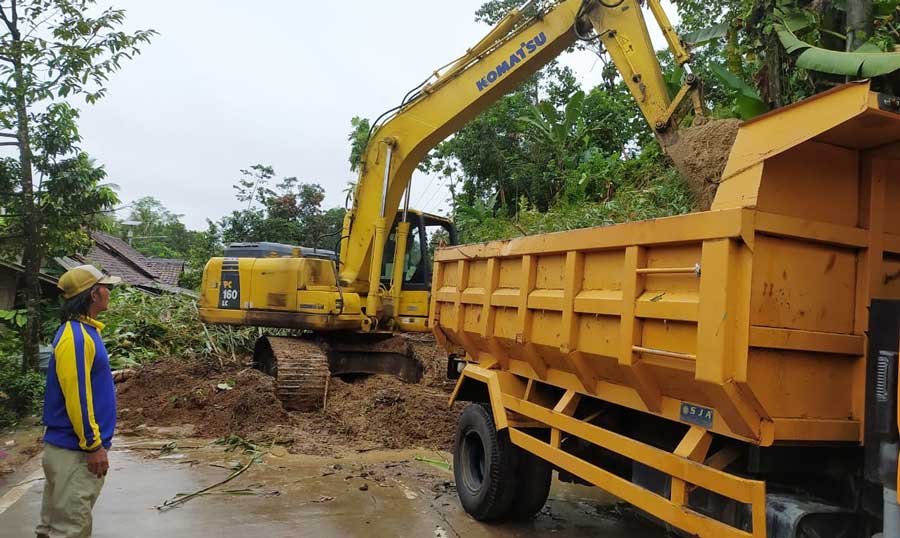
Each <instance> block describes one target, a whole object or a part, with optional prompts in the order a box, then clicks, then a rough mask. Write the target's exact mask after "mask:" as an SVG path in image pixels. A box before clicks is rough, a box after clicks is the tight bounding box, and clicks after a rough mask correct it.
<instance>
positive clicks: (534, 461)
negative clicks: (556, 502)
mask: <svg viewBox="0 0 900 538" xmlns="http://www.w3.org/2000/svg"><path fill="white" fill-rule="evenodd" d="M514 448H515V449H516V452H518V454H517V455H516V460H517V461H516V479H517V481H518V482H517V484H516V486H517V487H516V493H515V495H514V496H513V501H512V506H511V507H510V511H509V519H512V520H514V521H524V520H526V519H531V518H532V517H534V515H535V514H537V513H538V512H540V511H541V508H543V507H544V504H545V503H546V502H547V497H549V496H550V483H551V481H552V479H553V467H551V466H550V464H549V463H547V462H546V461H544V460H542V459H541V458H539V457H537V456H535V455H534V454H532V453H531V452H528V451H527V450H522V449H521V448H519V447H514Z"/></svg>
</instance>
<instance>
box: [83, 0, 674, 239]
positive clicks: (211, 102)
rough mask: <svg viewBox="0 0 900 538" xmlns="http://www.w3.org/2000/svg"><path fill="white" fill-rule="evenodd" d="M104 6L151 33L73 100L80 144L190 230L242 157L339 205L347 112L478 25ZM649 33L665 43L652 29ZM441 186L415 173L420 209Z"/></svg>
mask: <svg viewBox="0 0 900 538" xmlns="http://www.w3.org/2000/svg"><path fill="white" fill-rule="evenodd" d="M114 4H115V5H116V6H117V7H121V8H124V9H126V10H127V11H128V27H130V28H154V29H156V30H157V31H159V33H160V35H159V36H157V37H156V38H155V39H154V41H153V43H152V44H151V45H150V46H147V47H144V52H143V54H142V55H141V56H138V57H137V58H136V59H135V60H133V61H131V62H128V63H126V64H125V65H124V69H123V70H122V71H121V72H119V73H117V74H115V75H114V76H113V77H112V80H111V82H110V83H109V85H108V88H109V93H108V96H107V97H106V98H105V99H103V100H102V101H100V103H98V104H96V105H93V106H91V105H86V104H79V105H78V106H80V108H81V109H82V113H81V122H80V126H81V134H82V136H83V137H84V143H83V148H84V149H85V150H87V151H88V152H89V153H90V154H91V155H92V156H93V157H94V158H96V159H97V161H98V162H100V163H102V164H104V165H105V166H106V169H107V171H108V173H109V180H110V181H111V182H113V183H116V184H117V185H119V186H120V188H121V189H120V191H119V196H120V198H121V199H122V201H123V203H130V202H131V201H133V200H135V199H137V198H140V197H143V196H153V197H155V198H157V199H159V200H160V201H162V203H163V204H164V205H165V206H166V207H168V208H169V209H170V210H172V211H173V212H175V213H179V214H183V215H184V218H183V221H184V222H185V224H187V225H188V227H190V228H194V229H201V228H205V226H206V225H205V222H206V219H207V218H211V219H213V220H217V219H218V218H220V217H221V216H223V215H225V214H227V213H229V212H230V211H232V210H233V209H239V208H240V205H243V204H238V202H237V201H236V200H235V198H234V193H233V190H232V185H233V184H234V183H235V182H236V180H237V179H238V177H239V170H240V169H241V168H246V167H249V166H250V165H252V164H255V163H262V164H271V165H272V166H273V167H274V168H275V170H276V172H277V173H278V175H279V177H282V176H297V177H298V178H300V180H301V181H305V182H315V183H319V184H321V185H322V186H323V187H324V188H325V190H326V192H327V198H326V201H325V207H334V206H341V205H343V203H344V194H343V193H342V191H343V190H344V188H345V187H346V184H347V182H348V181H349V180H351V179H354V175H353V174H352V173H351V172H350V170H349V163H348V162H347V158H348V155H349V143H348V142H347V135H348V133H349V131H350V118H352V117H353V116H354V115H359V116H362V117H367V118H370V119H374V118H375V117H377V116H378V115H380V114H381V112H383V111H384V110H386V109H388V108H390V107H392V106H394V105H396V104H397V103H398V102H399V100H400V99H401V98H402V97H403V95H404V94H406V92H407V91H408V90H409V89H410V88H411V87H413V86H415V85H416V84H418V83H419V82H421V81H422V80H423V79H424V78H425V77H426V76H427V74H428V73H430V72H431V71H432V70H433V69H435V68H436V67H437V66H439V65H443V64H444V63H446V62H447V61H449V60H451V59H453V58H456V57H458V56H459V55H460V54H461V53H462V52H464V51H465V49H466V48H468V47H469V46H471V45H473V44H474V43H475V42H476V41H478V40H479V39H480V38H481V37H483V36H484V34H485V33H486V32H487V30H488V27H487V26H486V25H482V24H478V23H475V22H474V13H475V10H476V9H477V8H478V7H479V6H480V5H481V4H482V0H456V1H454V2H436V1H428V2H422V1H414V0H381V1H379V2H371V1H361V0H344V1H342V2H315V3H313V2H308V1H305V2H288V1H283V0H282V1H278V0H256V1H255V2H246V1H242V2H237V1H234V0H218V1H212V0H190V1H184V0H181V1H174V0H154V1H152V2H150V1H147V0H115V2H114ZM666 9H667V12H668V13H669V15H670V16H672V17H674V15H675V13H674V9H673V8H672V6H671V4H668V3H666ZM648 18H650V19H651V20H652V18H651V17H650V16H649V15H648ZM651 27H653V28H655V27H654V26H653V25H651ZM654 41H655V42H656V46H657V48H660V47H662V46H663V45H664V41H663V40H662V39H661V36H660V35H659V32H658V31H656V32H655V35H654ZM596 60H597V59H596V56H593V55H592V54H589V53H582V54H573V55H570V56H569V57H567V58H565V59H564V62H565V63H566V64H568V65H571V66H572V67H573V68H574V69H575V72H576V74H577V75H578V76H579V77H581V80H582V82H583V84H584V86H585V88H586V89H589V88H591V87H593V86H594V85H595V84H596V83H597V81H599V78H600V70H601V67H602V66H601V65H600V64H599V63H598V62H597V61H596ZM447 198H449V194H448V191H447V190H446V187H445V186H444V185H443V184H442V180H441V179H440V178H429V177H427V176H423V175H421V174H417V176H416V177H414V179H413V191H412V198H411V200H412V202H414V204H413V205H415V206H416V207H418V208H419V209H422V210H425V211H430V212H441V213H446V210H447V207H448V205H449V204H448V202H447ZM121 216H123V217H124V216H126V215H121Z"/></svg>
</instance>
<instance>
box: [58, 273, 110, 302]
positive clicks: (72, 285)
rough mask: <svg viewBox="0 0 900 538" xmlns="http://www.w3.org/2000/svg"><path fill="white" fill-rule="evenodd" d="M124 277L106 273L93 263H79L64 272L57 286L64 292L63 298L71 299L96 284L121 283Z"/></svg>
mask: <svg viewBox="0 0 900 538" xmlns="http://www.w3.org/2000/svg"><path fill="white" fill-rule="evenodd" d="M120 282H122V279H121V278H119V277H117V276H109V275H104V274H103V273H102V272H101V271H100V269H97V268H96V267H94V266H93V265H79V266H78V267H73V268H71V269H69V270H68V271H66V272H65V273H63V276H61V277H59V283H58V284H57V287H58V288H59V289H61V290H62V292H63V299H71V298H72V297H75V296H76V295H78V294H79V293H82V292H85V291H87V290H89V289H91V287H92V286H94V285H95V284H109V285H114V284H119V283H120Z"/></svg>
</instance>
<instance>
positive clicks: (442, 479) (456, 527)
mask: <svg viewBox="0 0 900 538" xmlns="http://www.w3.org/2000/svg"><path fill="white" fill-rule="evenodd" d="M159 446H160V442H159V441H158V440H153V441H150V440H136V439H123V440H118V441H117V448H116V449H115V450H114V451H113V452H112V453H111V460H112V467H111V470H110V474H109V477H108V478H107V483H106V486H105V488H104V490H103V493H102V495H101V496H100V500H99V501H98V503H97V506H96V509H95V512H94V513H95V523H94V537H95V538H112V537H120V536H130V537H134V538H158V537H159V536H169V537H188V536H216V537H217V538H229V537H235V538H236V537H245V536H266V537H282V536H283V537H298V536H299V537H344V536H351V537H352V536H366V537H395V536H397V537H434V538H444V537H447V538H456V537H466V538H469V537H471V538H482V537H503V538H513V537H522V538H525V537H532V536H533V537H537V536H546V535H548V534H551V533H552V535H553V536H558V537H568V538H575V537H588V536H603V537H605V538H661V537H663V536H665V533H664V532H663V531H662V530H660V529H659V528H656V527H653V526H651V525H648V524H646V523H645V522H643V521H641V520H639V519H638V518H636V517H635V516H633V515H631V514H630V513H629V512H628V511H627V510H619V509H618V508H617V507H616V506H615V504H614V503H613V500H612V499H611V498H609V497H607V496H606V495H604V494H603V493H601V492H599V491H598V490H596V489H591V488H584V487H579V486H571V485H568V484H560V483H555V484H554V487H553V491H552V492H551V496H550V500H549V501H548V504H547V506H546V507H545V508H544V510H543V511H542V512H541V513H540V514H539V515H538V517H537V518H536V519H535V520H534V521H531V522H528V523H524V524H516V525H485V524H481V523H478V522H476V521H474V520H472V519H471V518H470V517H468V516H467V515H466V514H465V513H464V512H463V511H462V508H461V507H460V505H459V501H458V500H457V498H456V493H455V491H454V490H453V483H452V481H453V476H452V474H451V473H450V472H449V471H448V470H446V469H443V468H441V467H440V466H439V465H435V464H430V463H426V462H423V461H418V460H417V459H416V458H417V457H418V458H423V457H424V458H426V459H430V460H433V461H440V460H441V459H442V458H446V457H447V454H446V453H441V452H428V451H421V450H420V451H409V450H392V451H372V452H365V453H361V454H358V455H356V456H354V457H342V458H330V457H316V456H308V455H299V454H288V453H286V452H283V451H277V450H275V451H272V452H268V453H266V454H264V455H262V456H261V457H260V458H259V463H255V464H253V465H252V466H251V467H250V468H249V469H248V470H247V471H246V472H245V473H243V474H241V475H240V476H238V477H237V478H235V479H234V480H232V481H231V482H229V483H227V484H225V485H223V486H221V487H219V488H216V489H215V490H213V491H211V492H210V494H207V495H203V496H200V497H197V498H194V499H193V500H191V501H189V502H186V503H184V504H182V505H180V506H178V507H176V508H172V509H169V510H165V511H160V510H158V509H157V507H158V506H160V505H162V504H163V503H164V502H165V501H166V500H167V499H172V498H173V497H174V496H175V495H176V494H179V493H182V494H184V493H190V492H194V491H197V490H199V489H202V488H203V487H205V486H208V485H210V484H213V483H216V482H218V481H220V480H222V479H223V478H225V477H227V476H228V475H229V474H230V473H231V472H232V471H231V470H230V467H232V466H234V465H239V464H245V463H246V462H247V461H249V460H248V458H249V456H245V455H243V454H241V453H240V452H239V451H232V452H226V451H224V450H223V449H222V447H221V446H216V445H210V446H203V443H202V442H198V441H196V440H186V441H180V442H179V446H182V447H195V446H203V448H199V449H197V448H179V449H175V450H174V451H171V452H168V453H162V452H161V451H159V450H158V449H157V447H159ZM42 489H43V481H42V479H41V472H40V464H39V458H36V459H33V460H32V461H31V462H29V464H27V465H26V466H24V467H23V468H21V469H20V470H19V472H17V473H16V474H15V475H12V476H8V477H5V478H4V479H3V481H2V482H0V529H2V532H0V534H2V535H3V536H10V537H13V536H32V535H33V529H34V525H35V523H36V521H37V518H38V513H39V510H40V500H41V492H42Z"/></svg>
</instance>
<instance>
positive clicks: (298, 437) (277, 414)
mask: <svg viewBox="0 0 900 538" xmlns="http://www.w3.org/2000/svg"><path fill="white" fill-rule="evenodd" d="M411 344H412V346H413V349H414V352H415V353H416V356H417V358H419V360H420V361H421V362H422V363H423V366H424V367H425V376H424V377H423V379H422V381H421V382H420V383H418V384H406V383H403V382H402V381H400V380H398V379H396V378H394V377H391V376H365V377H357V378H353V379H340V378H332V379H331V381H330V384H329V389H328V397H327V405H326V408H325V409H324V410H322V411H317V412H311V413H300V412H288V411H286V410H285V409H284V408H283V407H282V406H281V402H280V401H279V400H278V398H277V396H276V394H275V382H274V379H272V378H270V377H268V376H266V375H264V374H262V373H260V372H258V371H256V370H253V369H251V368H249V367H247V366H245V365H241V366H238V365H227V364H226V365H221V364H220V363H219V362H217V361H216V360H215V359H211V358H186V359H182V358H169V359H165V360H162V361H159V362H157V363H154V364H152V365H149V366H145V367H143V368H140V369H138V370H137V371H136V372H135V374H134V375H133V376H132V377H131V378H129V379H128V380H127V381H125V382H123V383H121V384H119V385H118V408H119V422H120V430H122V431H124V432H128V431H132V432H135V433H138V434H140V435H143V436H146V435H154V434H155V435H156V436H163V437H165V436H166V435H170V434H172V432H173V430H172V428H177V435H193V436H198V437H206V438H217V437H222V436H225V435H229V434H237V435H240V436H241V437H244V438H247V439H253V440H256V441H263V442H265V441H268V442H277V443H279V444H284V445H287V446H288V449H289V450H290V451H291V452H294V453H300V454H311V455H322V456H330V455H340V454H344V453H353V452H359V451H368V450H374V449H379V448H391V449H394V448H428V449H437V450H448V449H450V448H451V447H452V444H453V435H454V431H455V429H456V421H457V418H458V417H459V413H460V412H461V410H462V406H463V404H456V405H455V406H454V407H453V408H452V409H451V408H449V407H448V405H447V401H448V398H449V393H450V390H452V386H453V385H452V383H450V382H448V381H447V380H446V379H445V376H446V355H445V354H444V352H443V351H442V350H440V349H439V348H437V346H436V345H435V344H434V341H433V340H431V339H423V338H422V337H416V338H415V339H414V341H412V342H411ZM246 362H249V359H247V361H245V363H246ZM167 428H168V429H167Z"/></svg>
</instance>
